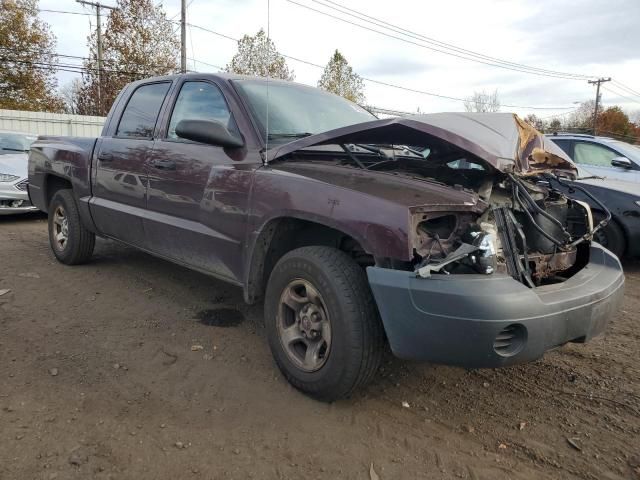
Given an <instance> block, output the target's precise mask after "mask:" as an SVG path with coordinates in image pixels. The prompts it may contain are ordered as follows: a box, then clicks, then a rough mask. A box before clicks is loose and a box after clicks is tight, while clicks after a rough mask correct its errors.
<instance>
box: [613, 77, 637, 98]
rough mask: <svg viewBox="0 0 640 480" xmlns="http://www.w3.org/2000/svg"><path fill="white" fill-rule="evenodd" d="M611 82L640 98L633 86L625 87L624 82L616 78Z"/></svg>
mask: <svg viewBox="0 0 640 480" xmlns="http://www.w3.org/2000/svg"><path fill="white" fill-rule="evenodd" d="M613 83H615V84H616V86H618V87H619V88H621V89H622V90H624V91H626V92H628V93H630V94H631V95H635V96H636V97H639V98H640V93H638V92H636V91H635V90H634V89H633V88H631V87H627V86H626V85H625V84H623V83H620V82H618V81H617V80H614V81H613Z"/></svg>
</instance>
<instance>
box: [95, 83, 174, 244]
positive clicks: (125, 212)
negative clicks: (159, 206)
mask: <svg viewBox="0 0 640 480" xmlns="http://www.w3.org/2000/svg"><path fill="white" fill-rule="evenodd" d="M170 86H171V82H158V83H149V84H143V85H140V86H138V87H137V88H136V89H135V90H134V91H133V93H132V94H131V96H130V97H129V101H128V102H127V104H126V106H125V108H124V110H123V111H122V115H121V117H120V119H119V122H118V124H117V127H116V129H115V132H114V134H113V135H112V136H105V137H102V138H101V139H100V141H99V142H98V145H96V148H95V153H94V155H95V156H96V158H95V159H94V165H95V166H96V167H95V180H94V189H93V198H92V200H91V202H90V205H91V213H92V216H93V219H94V221H95V224H96V227H97V228H98V230H99V231H100V232H101V233H103V234H105V235H107V236H111V237H114V238H117V239H118V240H122V241H124V242H127V243H130V244H132V245H137V246H144V245H145V236H144V228H143V221H142V219H143V217H144V213H145V209H146V203H147V196H146V190H147V176H148V175H147V165H146V162H147V159H148V157H149V154H150V153H151V150H152V149H153V133H154V130H155V126H156V122H157V119H158V113H159V112H160V109H161V107H162V103H163V102H164V99H165V97H166V94H167V91H168V90H169V87H170ZM114 113H115V112H114Z"/></svg>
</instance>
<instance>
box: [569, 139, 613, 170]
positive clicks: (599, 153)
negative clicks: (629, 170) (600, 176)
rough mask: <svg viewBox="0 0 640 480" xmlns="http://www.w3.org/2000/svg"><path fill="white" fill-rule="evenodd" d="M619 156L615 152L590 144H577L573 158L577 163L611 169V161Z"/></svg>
mask: <svg viewBox="0 0 640 480" xmlns="http://www.w3.org/2000/svg"><path fill="white" fill-rule="evenodd" d="M617 156H618V154H616V153H615V152H614V151H613V150H609V149H608V148H606V147H603V146H602V145H598V144H596V143H590V142H576V144H575V146H574V150H573V157H574V161H575V162H576V163H581V164H583V165H595V166H597V167H610V166H611V160H613V159H614V158H615V157H617Z"/></svg>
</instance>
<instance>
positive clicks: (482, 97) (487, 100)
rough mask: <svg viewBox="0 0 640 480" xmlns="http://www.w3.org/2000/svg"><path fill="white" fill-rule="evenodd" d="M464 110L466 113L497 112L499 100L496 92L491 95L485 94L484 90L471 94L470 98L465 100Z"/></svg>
mask: <svg viewBox="0 0 640 480" xmlns="http://www.w3.org/2000/svg"><path fill="white" fill-rule="evenodd" d="M464 109H465V111H467V112H481V113H486V112H499V111H500V98H499V97H498V90H497V89H496V90H494V92H493V93H487V92H485V91H484V90H483V91H481V92H473V95H472V96H470V97H467V98H466V99H465V101H464Z"/></svg>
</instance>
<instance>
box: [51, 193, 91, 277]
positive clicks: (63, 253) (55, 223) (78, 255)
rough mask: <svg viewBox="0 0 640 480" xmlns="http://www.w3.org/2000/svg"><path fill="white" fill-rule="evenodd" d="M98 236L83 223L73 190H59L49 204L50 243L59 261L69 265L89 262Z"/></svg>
mask: <svg viewBox="0 0 640 480" xmlns="http://www.w3.org/2000/svg"><path fill="white" fill-rule="evenodd" d="M95 241H96V237H95V235H94V234H93V232H90V231H89V230H87V229H86V228H85V227H84V225H83V224H82V220H81V219H80V213H79V212H78V206H77V204H76V201H75V198H74V197H73V192H72V191H71V190H66V189H65V190H58V191H57V192H56V194H55V195H54V197H53V199H52V200H51V204H50V205H49V243H50V245H51V250H52V251H53V254H54V255H55V256H56V258H57V259H58V261H60V262H62V263H65V264H67V265H77V264H80V263H85V262H87V261H88V260H89V259H90V258H91V255H92V254H93V247H94V245H95Z"/></svg>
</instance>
